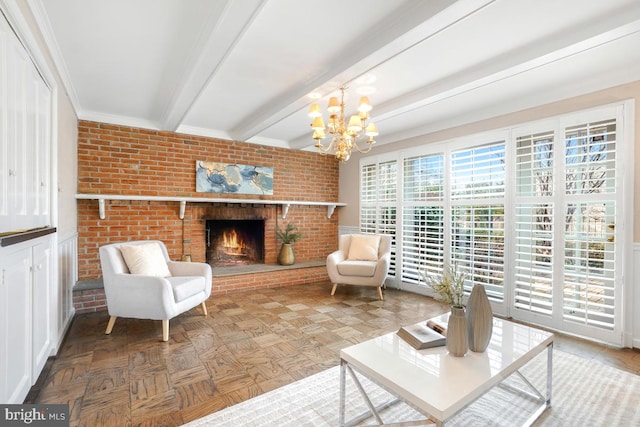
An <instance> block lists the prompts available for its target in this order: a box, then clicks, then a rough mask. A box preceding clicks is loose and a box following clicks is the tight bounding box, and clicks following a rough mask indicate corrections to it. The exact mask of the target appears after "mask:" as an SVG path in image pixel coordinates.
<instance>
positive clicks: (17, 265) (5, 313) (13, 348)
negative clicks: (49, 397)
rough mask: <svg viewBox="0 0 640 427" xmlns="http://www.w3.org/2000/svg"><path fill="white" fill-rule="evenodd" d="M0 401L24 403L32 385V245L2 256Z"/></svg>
mask: <svg viewBox="0 0 640 427" xmlns="http://www.w3.org/2000/svg"><path fill="white" fill-rule="evenodd" d="M0 270H1V271H0V272H1V273H2V276H1V279H2V281H1V282H0V304H1V305H2V310H0V325H2V332H0V345H1V347H0V348H1V350H0V367H1V369H2V372H0V382H1V383H0V384H1V385H2V390H1V393H2V395H1V396H0V403H22V401H23V400H24V398H25V396H26V395H27V393H28V392H29V388H30V387H31V307H30V306H31V248H26V249H22V250H18V251H15V252H12V253H9V254H3V255H2V257H0Z"/></svg>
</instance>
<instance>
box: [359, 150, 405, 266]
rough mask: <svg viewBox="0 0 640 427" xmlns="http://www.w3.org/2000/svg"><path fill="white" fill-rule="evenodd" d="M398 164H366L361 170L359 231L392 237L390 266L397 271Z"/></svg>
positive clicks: (392, 162) (392, 161)
mask: <svg viewBox="0 0 640 427" xmlns="http://www.w3.org/2000/svg"><path fill="white" fill-rule="evenodd" d="M396 189H397V162H396V161H395V160H390V161H386V162H380V163H373V164H365V165H362V166H361V168H360V231H361V232H363V233H375V234H388V235H391V236H392V237H391V264H390V267H389V273H388V276H391V277H394V276H395V271H396V249H395V247H396V200H397V196H396V194H397V190H396Z"/></svg>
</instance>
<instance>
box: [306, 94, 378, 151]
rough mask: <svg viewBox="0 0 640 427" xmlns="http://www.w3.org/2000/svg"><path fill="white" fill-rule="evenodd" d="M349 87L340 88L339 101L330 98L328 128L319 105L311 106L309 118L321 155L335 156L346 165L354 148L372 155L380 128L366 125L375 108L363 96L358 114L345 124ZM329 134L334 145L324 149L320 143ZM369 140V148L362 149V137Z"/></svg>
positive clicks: (331, 143) (330, 143)
mask: <svg viewBox="0 0 640 427" xmlns="http://www.w3.org/2000/svg"><path fill="white" fill-rule="evenodd" d="M346 89H347V87H346V86H341V87H340V93H341V96H340V101H338V98H336V97H331V98H330V99H329V105H328V107H327V110H328V111H329V124H328V126H327V127H326V128H325V125H324V121H323V120H322V113H321V112H320V107H318V104H315V103H314V104H311V109H310V110H309V116H310V117H311V118H312V119H313V122H312V123H311V128H312V129H313V139H315V140H316V145H315V146H316V148H317V149H318V152H319V153H320V154H322V155H325V154H330V153H334V154H335V156H336V159H338V161H340V162H341V163H344V162H346V161H347V160H349V157H351V150H352V149H353V148H354V147H355V149H356V150H358V151H359V152H361V153H368V152H369V151H371V148H372V147H373V144H374V143H375V141H374V139H373V137H374V136H378V128H377V127H376V125H375V124H373V123H371V122H369V123H368V124H367V121H368V120H369V111H371V109H372V108H373V107H372V106H371V103H370V102H369V98H367V97H366V96H363V97H362V98H360V103H359V104H358V114H354V115H353V116H351V118H350V119H349V123H348V124H347V122H346V121H345V115H344V91H345V90H346ZM327 130H328V131H329V134H330V135H331V142H329V145H328V146H327V147H325V146H324V145H323V144H322V142H321V140H322V139H324V138H325V137H326V133H325V132H326V131H327ZM365 135H366V136H368V137H369V139H367V141H366V142H367V147H366V148H364V149H363V148H360V147H359V146H358V142H357V139H358V138H361V137H363V136H365Z"/></svg>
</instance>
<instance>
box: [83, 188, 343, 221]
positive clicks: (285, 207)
mask: <svg viewBox="0 0 640 427" xmlns="http://www.w3.org/2000/svg"><path fill="white" fill-rule="evenodd" d="M76 199H79V200H80V199H82V200H97V201H98V209H99V211H100V219H105V218H106V217H107V215H106V210H105V203H104V202H105V200H140V201H147V202H179V203H180V213H179V216H180V219H184V211H185V208H186V206H187V202H188V203H238V204H244V203H255V204H260V205H281V206H282V219H285V218H286V217H287V213H288V212H289V207H291V205H299V206H326V207H327V218H331V215H333V212H334V211H335V209H336V207H339V206H346V205H347V204H346V203H337V202H309V201H296V200H263V199H224V198H211V197H180V196H176V197H172V196H134V195H131V196H128V195H122V194H76Z"/></svg>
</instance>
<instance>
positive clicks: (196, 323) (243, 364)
mask: <svg viewBox="0 0 640 427" xmlns="http://www.w3.org/2000/svg"><path fill="white" fill-rule="evenodd" d="M329 292H330V284H329V283H319V284H313V285H302V286H291V287H286V288H277V289H265V290H259V291H251V292H238V293H235V294H231V295H228V296H225V297H212V298H210V299H209V301H208V302H207V307H208V311H209V315H208V316H207V317H204V316H203V315H202V311H201V310H200V309H199V308H195V309H193V310H191V311H189V312H187V313H184V314H182V315H180V316H178V317H177V318H175V319H173V320H172V321H171V331H170V339H169V342H166V343H164V342H162V341H161V336H162V331H161V329H162V328H161V322H159V321H149V320H135V319H118V320H117V322H116V324H115V327H114V329H113V332H112V333H111V335H104V330H105V327H106V324H107V321H108V319H109V317H108V314H107V313H106V312H101V313H93V314H84V315H78V316H76V317H75V319H74V321H73V323H72V325H71V328H70V330H69V333H68V335H67V337H66V339H65V342H64V344H63V346H62V348H61V350H60V353H59V355H58V357H56V358H54V359H51V360H50V361H49V363H47V366H46V368H45V371H44V372H43V374H42V375H41V377H40V379H39V380H38V383H37V384H36V385H35V386H34V387H33V388H32V390H31V393H30V394H29V396H28V397H27V401H26V402H25V403H68V404H69V406H70V419H71V425H72V426H129V425H133V426H176V425H180V424H182V423H185V422H188V421H191V420H194V419H197V418H199V417H202V416H205V415H207V414H209V413H211V412H214V411H218V410H220V409H223V408H225V407H227V406H230V405H233V404H235V403H238V402H241V401H244V400H246V399H250V398H252V397H254V396H257V395H259V394H262V393H265V392H267V391H269V390H272V389H275V388H278V387H281V386H283V385H286V384H289V383H291V382H293V381H296V380H299V379H302V378H304V377H307V376H309V375H312V374H315V373H317V372H320V371H322V370H324V369H327V368H330V367H332V366H335V365H337V364H338V363H339V352H340V349H342V348H344V347H346V346H350V345H352V344H355V343H358V342H362V341H365V340H367V339H370V338H372V337H375V336H378V335H382V334H384V333H387V332H391V331H395V330H397V329H398V328H399V327H400V326H401V325H406V324H410V323H415V322H418V321H419V320H421V319H425V318H428V317H432V316H436V315H438V314H440V313H442V312H444V311H445V310H446V306H444V305H442V304H440V303H438V302H436V301H434V300H432V299H431V298H428V297H423V296H419V295H414V294H410V293H406V292H401V291H397V290H391V289H389V290H386V291H385V293H384V294H385V300H384V301H378V300H377V297H376V292H375V290H374V289H371V288H362V287H349V286H341V287H339V288H338V291H337V292H336V295H335V296H333V297H332V296H330V295H329ZM556 348H559V349H562V350H565V351H569V352H573V353H575V354H579V355H581V356H583V357H587V358H594V359H598V360H600V361H602V362H604V363H608V364H611V365H614V366H617V367H619V368H622V369H626V370H628V371H631V372H634V373H636V374H640V352H638V351H636V350H630V349H622V350H620V349H614V348H610V347H607V346H603V345H599V344H594V343H591V342H587V341H584V340H579V339H575V338H569V337H564V336H561V337H559V339H558V340H557V344H556Z"/></svg>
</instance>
